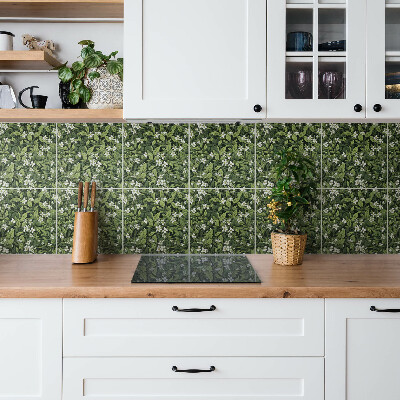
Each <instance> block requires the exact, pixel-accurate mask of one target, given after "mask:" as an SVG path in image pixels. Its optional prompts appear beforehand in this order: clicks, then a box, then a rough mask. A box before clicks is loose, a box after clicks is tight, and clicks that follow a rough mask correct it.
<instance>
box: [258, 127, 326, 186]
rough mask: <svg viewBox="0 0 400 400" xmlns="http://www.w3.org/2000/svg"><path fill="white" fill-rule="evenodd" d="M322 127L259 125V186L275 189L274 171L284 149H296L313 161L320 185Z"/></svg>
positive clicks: (316, 178) (316, 181)
mask: <svg viewBox="0 0 400 400" xmlns="http://www.w3.org/2000/svg"><path fill="white" fill-rule="evenodd" d="M320 128H321V124H257V187H259V188H268V187H272V186H273V183H272V182H273V174H272V168H273V167H274V165H276V163H277V162H278V161H279V153H280V152H281V151H282V150H283V149H286V150H291V149H292V150H296V151H298V152H300V153H301V154H303V155H304V156H306V157H308V158H310V159H311V160H313V162H314V164H315V183H316V185H318V186H319V184H320V175H321V174H320V159H321V157H320V150H321V137H320V131H321V129H320Z"/></svg>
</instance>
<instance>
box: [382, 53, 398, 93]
mask: <svg viewBox="0 0 400 400" xmlns="http://www.w3.org/2000/svg"><path fill="white" fill-rule="evenodd" d="M385 98H386V99H400V60H399V61H393V62H392V61H387V62H386V76H385Z"/></svg>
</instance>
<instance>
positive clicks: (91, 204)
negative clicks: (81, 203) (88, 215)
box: [90, 181, 96, 212]
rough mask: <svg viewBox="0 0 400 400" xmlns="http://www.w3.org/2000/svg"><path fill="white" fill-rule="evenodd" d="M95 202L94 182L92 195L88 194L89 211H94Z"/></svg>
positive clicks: (93, 183)
mask: <svg viewBox="0 0 400 400" xmlns="http://www.w3.org/2000/svg"><path fill="white" fill-rule="evenodd" d="M95 200H96V182H94V181H93V182H92V193H91V194H90V211H91V212H93V211H94V202H95Z"/></svg>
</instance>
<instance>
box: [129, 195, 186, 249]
mask: <svg viewBox="0 0 400 400" xmlns="http://www.w3.org/2000/svg"><path fill="white" fill-rule="evenodd" d="M124 248H125V253H145V254H156V253H172V254H173V253H187V252H188V190H177V189H171V190H160V189H155V190H153V189H141V190H138V189H132V190H124Z"/></svg>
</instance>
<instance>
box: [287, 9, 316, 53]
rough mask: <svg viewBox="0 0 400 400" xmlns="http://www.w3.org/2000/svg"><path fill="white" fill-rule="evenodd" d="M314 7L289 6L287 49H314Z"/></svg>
mask: <svg viewBox="0 0 400 400" xmlns="http://www.w3.org/2000/svg"><path fill="white" fill-rule="evenodd" d="M312 32H313V9H312V8H310V9H308V8H289V9H287V11H286V51H312V49H313V35H312Z"/></svg>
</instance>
